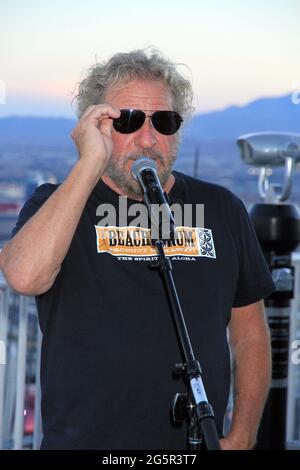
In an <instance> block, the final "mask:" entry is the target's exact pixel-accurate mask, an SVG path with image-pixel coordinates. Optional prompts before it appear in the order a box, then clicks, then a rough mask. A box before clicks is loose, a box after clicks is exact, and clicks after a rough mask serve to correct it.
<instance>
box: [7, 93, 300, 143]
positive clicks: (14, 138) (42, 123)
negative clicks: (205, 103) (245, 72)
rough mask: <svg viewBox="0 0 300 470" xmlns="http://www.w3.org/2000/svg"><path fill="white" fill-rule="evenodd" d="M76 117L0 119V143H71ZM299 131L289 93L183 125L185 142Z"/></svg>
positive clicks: (297, 110)
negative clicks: (261, 133) (252, 133)
mask: <svg viewBox="0 0 300 470" xmlns="http://www.w3.org/2000/svg"><path fill="white" fill-rule="evenodd" d="M75 124H76V121H75V119H69V118H61V117H57V118H46V117H15V116H11V117H5V118H0V146H1V147H2V148H3V146H6V145H9V146H12V145H13V146H14V145H20V144H22V145H23V146H26V145H30V146H35V145H36V146H41V145H47V146H53V147H59V146H62V147H64V148H66V147H71V146H73V142H72V140H71V139H70V132H71V130H72V128H73V127H74V125H75ZM270 130H271V131H288V132H300V104H299V105H296V104H293V103H292V101H291V96H290V95H286V96H282V97H275V98H263V99H258V100H255V101H253V102H251V103H250V104H248V105H246V106H231V107H229V108H226V109H224V110H221V111H214V112H210V113H204V114H197V115H195V116H194V117H193V118H192V119H191V121H190V122H188V123H187V124H186V126H185V132H184V139H183V145H184V142H185V141H186V142H191V141H195V140H199V141H200V142H201V141H204V140H205V141H220V140H222V141H234V140H235V139H236V138H237V137H238V136H239V135H241V134H243V133H247V132H255V131H270Z"/></svg>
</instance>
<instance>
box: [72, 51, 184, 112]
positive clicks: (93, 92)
mask: <svg viewBox="0 0 300 470" xmlns="http://www.w3.org/2000/svg"><path fill="white" fill-rule="evenodd" d="M176 65H179V64H174V63H173V62H171V61H169V60H168V59H166V58H165V57H163V55H162V54H161V53H160V52H159V51H158V50H156V49H153V48H151V49H150V50H149V49H139V50H135V51H131V52H127V53H124V52H120V53H117V54H115V55H113V56H112V57H111V58H110V59H109V60H108V61H107V62H102V63H97V64H95V65H93V66H92V67H90V68H89V69H88V71H87V76H86V78H85V79H84V80H82V81H81V82H80V83H79V91H78V94H77V95H76V96H75V98H76V99H77V116H78V117H79V118H80V117H81V116H82V114H83V113H84V111H85V110H86V109H87V107H88V106H90V105H93V104H99V103H103V100H104V99H105V93H106V91H107V89H108V88H109V87H112V86H114V85H116V84H117V83H121V82H124V83H126V82H128V81H130V80H134V79H139V80H161V81H162V82H164V83H165V84H166V85H167V86H168V87H169V89H170V92H171V95H172V96H173V103H174V110H175V111H177V112H178V113H179V114H180V115H181V116H182V117H185V118H186V117H188V116H189V115H190V114H191V113H192V110H193V107H192V98H193V93H192V87H191V83H190V81H189V80H188V79H186V78H184V77H183V76H182V75H181V74H180V73H179V72H178V71H177V70H176Z"/></svg>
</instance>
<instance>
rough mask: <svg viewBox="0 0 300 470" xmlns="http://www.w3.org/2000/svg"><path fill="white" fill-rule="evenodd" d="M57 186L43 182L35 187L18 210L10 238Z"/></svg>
mask: <svg viewBox="0 0 300 470" xmlns="http://www.w3.org/2000/svg"><path fill="white" fill-rule="evenodd" d="M57 187H58V185H57V184H51V183H45V184H42V185H40V186H38V187H37V188H35V190H34V191H33V193H32V195H31V196H30V198H29V199H27V201H26V202H25V204H24V206H23V207H22V209H21V211H20V214H19V217H18V220H17V223H16V225H15V227H14V228H13V230H12V232H11V238H12V237H14V236H15V235H16V233H18V231H19V230H20V229H21V228H22V227H23V225H24V224H26V222H27V221H28V220H29V219H30V218H31V217H32V216H33V215H34V214H35V213H36V212H37V211H38V210H39V208H40V207H41V206H42V205H43V204H44V202H45V201H46V200H47V199H48V198H49V197H50V196H51V194H53V193H54V191H55V190H56V189H57Z"/></svg>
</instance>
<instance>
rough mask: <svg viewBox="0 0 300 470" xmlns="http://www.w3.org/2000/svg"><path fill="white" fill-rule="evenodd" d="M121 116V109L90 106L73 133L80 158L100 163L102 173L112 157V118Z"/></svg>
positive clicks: (103, 105)
mask: <svg viewBox="0 0 300 470" xmlns="http://www.w3.org/2000/svg"><path fill="white" fill-rule="evenodd" d="M120 114H121V112H120V110H119V109H117V108H113V107H112V106H109V105H107V104H99V105H92V106H89V107H88V108H87V109H86V111H85V112H84V114H83V115H82V117H81V118H80V120H79V122H78V124H77V126H76V127H75V128H74V129H73V131H72V132H71V137H72V139H73V140H74V142H75V144H76V147H77V148H78V151H79V155H80V158H81V159H88V160H90V161H94V162H95V163H96V162H97V163H98V164H99V163H100V166H101V169H102V171H103V170H104V169H105V167H106V165H107V163H108V161H109V159H110V157H111V154H112V148H113V144H112V137H111V131H112V124H113V121H112V119H110V118H118V117H120Z"/></svg>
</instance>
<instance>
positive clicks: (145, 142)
mask: <svg viewBox="0 0 300 470" xmlns="http://www.w3.org/2000/svg"><path fill="white" fill-rule="evenodd" d="M134 143H135V145H136V146H137V147H142V148H152V147H153V146H154V145H155V144H156V143H157V138H156V134H155V129H154V128H153V126H152V124H151V121H150V119H149V118H146V120H145V122H144V124H143V125H142V127H141V128H140V129H139V130H138V131H136V133H135V138H134Z"/></svg>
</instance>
